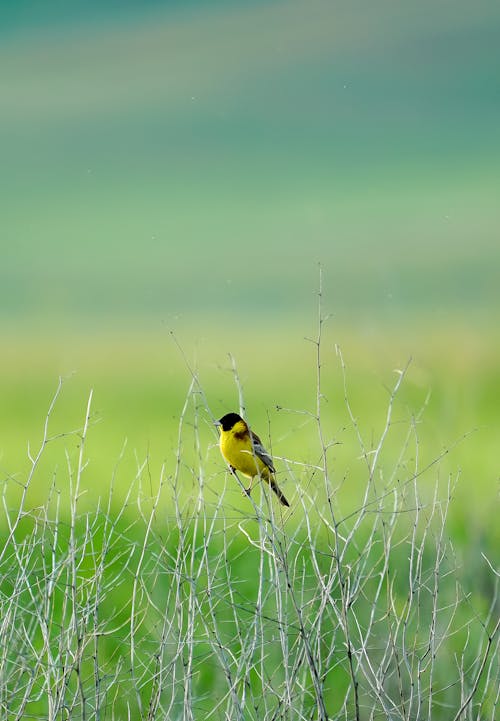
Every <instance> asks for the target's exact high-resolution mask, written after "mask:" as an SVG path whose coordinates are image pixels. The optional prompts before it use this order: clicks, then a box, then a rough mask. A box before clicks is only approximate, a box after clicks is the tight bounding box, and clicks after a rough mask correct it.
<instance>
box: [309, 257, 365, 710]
mask: <svg viewBox="0 0 500 721" xmlns="http://www.w3.org/2000/svg"><path fill="white" fill-rule="evenodd" d="M319 270H320V273H319V289H318V332H317V337H316V341H315V347H316V422H317V427H318V437H319V444H320V447H321V454H322V466H323V474H324V482H325V490H326V496H327V501H328V505H329V510H330V516H331V524H332V526H333V531H334V536H335V544H334V549H333V554H334V556H335V560H336V569H335V570H336V573H337V575H338V579H339V583H340V589H341V594H342V626H343V632H344V637H345V643H346V651H347V658H348V663H349V672H350V677H351V684H352V690H353V694H354V707H355V718H356V721H359V719H360V709H359V695H358V679H357V675H356V669H355V663H354V658H353V650H354V649H353V644H352V640H351V633H350V627H349V619H348V608H349V605H348V603H349V598H348V597H349V592H348V588H347V582H346V579H345V577H344V572H343V567H342V560H341V556H340V537H339V534H338V524H337V521H336V517H335V512H334V509H333V503H332V493H331V482H330V474H329V468H328V444H327V442H326V440H325V434H324V431H323V423H322V401H323V399H324V395H323V389H322V373H321V366H322V353H321V342H322V332H323V324H324V322H325V320H326V319H325V318H323V310H322V293H323V289H322V272H321V266H320V269H319ZM321 695H322V694H321ZM325 714H326V711H325ZM325 718H327V717H326V716H325Z"/></svg>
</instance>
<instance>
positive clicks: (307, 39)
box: [0, 0, 500, 533]
mask: <svg viewBox="0 0 500 721" xmlns="http://www.w3.org/2000/svg"><path fill="white" fill-rule="evenodd" d="M499 47H500V9H499V7H498V3H495V2H487V1H485V0H479V2H476V3H474V4H471V3H470V2H466V1H465V0H459V1H458V2H453V3H452V2H429V1H427V0H424V2H419V3H413V4H411V3H405V4H403V5H402V4H401V3H399V2H395V1H389V0H384V1H382V2H378V3H369V2H366V1H365V2H332V1H331V0H329V1H322V0H312V2H309V3H304V2H298V1H297V2H295V1H294V0H291V1H289V2H252V3H250V2H227V1H220V2H217V1H214V2H210V3H208V2H196V0H191V1H190V2H182V3H181V2H163V3H161V2H152V1H150V2H140V3H139V2H132V1H130V2H124V3H109V2H108V3H97V2H90V1H87V2H83V1H79V2H72V3H62V2H55V1H53V2H46V3H43V4H41V3H38V2H16V3H2V7H1V9H0V90H1V98H2V112H1V119H0V137H1V147H2V159H1V163H0V183H1V188H2V190H1V204H2V212H1V229H2V230H1V238H2V251H1V263H0V321H1V324H2V352H1V354H0V366H1V368H0V370H1V377H0V384H1V387H0V391H1V402H0V428H1V437H0V468H1V473H2V477H3V478H4V479H9V481H8V483H9V484H12V483H14V484H15V482H16V481H19V482H22V481H23V479H24V478H25V474H26V472H27V468H28V466H29V463H28V460H27V456H26V449H27V443H28V442H30V443H31V444H32V445H36V443H37V442H39V440H40V437H41V430H42V425H43V420H44V417H45V413H46V409H47V407H48V403H49V400H50V398H51V395H52V393H53V391H54V389H55V386H56V384H57V377H58V374H60V373H61V374H62V375H64V376H67V375H69V374H71V373H74V374H75V375H74V377H73V378H72V379H71V380H70V381H68V383H66V384H65V387H64V389H63V393H62V396H61V399H60V401H59V403H58V406H57V408H56V411H55V414H54V419H53V426H51V428H52V429H53V432H63V431H70V430H73V429H74V428H77V427H78V426H79V425H81V423H82V419H83V414H84V410H85V404H86V399H87V397H88V393H89V390H90V388H94V401H93V403H94V406H93V407H94V409H95V411H96V414H97V416H98V418H99V421H100V422H99V424H98V426H97V427H96V428H93V429H92V434H91V438H92V439H95V440H91V441H89V443H90V445H89V449H88V451H89V456H90V458H91V463H90V465H89V467H88V469H87V470H86V472H85V481H86V483H88V485H89V487H90V488H92V489H99V490H101V489H103V488H105V487H106V486H107V484H108V483H109V479H110V477H111V474H112V471H113V468H114V466H115V465H116V462H117V459H118V457H119V455H120V449H121V448H122V445H123V442H124V439H125V438H127V439H128V446H127V451H126V454H125V462H124V463H125V465H124V468H125V470H124V472H123V485H124V487H125V486H126V485H127V484H128V483H129V482H130V478H131V474H132V475H133V471H132V470H131V469H132V468H133V467H134V464H135V456H137V457H139V458H144V457H145V456H146V455H147V454H148V453H149V454H150V456H151V469H152V476H153V478H155V477H156V475H157V474H158V472H159V468H160V466H161V463H162V462H163V461H164V460H166V462H167V464H168V463H171V462H173V461H172V459H173V458H174V448H175V443H176V424H177V421H178V418H179V414H180V411H181V407H182V403H183V399H184V395H185V392H186V390H187V387H188V385H189V381H190V377H189V372H188V370H187V368H186V366H185V363H184V361H183V359H182V357H181V356H180V353H179V351H178V349H177V348H176V346H175V344H174V343H173V342H172V339H171V337H170V335H169V331H171V330H173V331H174V332H175V334H176V337H177V338H178V340H179V343H180V344H181V346H182V348H183V350H184V352H185V353H186V356H187V357H188V359H189V361H190V362H192V363H193V364H194V365H196V367H197V368H198V369H199V372H200V378H201V381H202V383H203V386H204V390H205V393H206V394H207V397H208V399H209V402H210V404H211V407H212V410H213V412H214V413H215V414H218V413H222V412H224V411H226V410H228V409H232V408H236V407H237V393H236V390H235V386H234V382H233V379H232V376H231V373H230V372H229V371H228V368H229V366H230V364H229V361H228V357H227V353H228V352H230V353H232V354H233V356H234V358H235V360H236V362H237V364H238V367H239V369H240V372H241V376H242V381H243V384H244V388H245V391H246V397H247V406H248V411H249V414H250V417H251V419H252V420H253V421H254V423H255V426H256V427H259V428H262V427H263V426H264V427H266V425H265V424H266V423H267V420H266V418H267V413H270V415H271V420H272V427H273V428H275V435H276V439H277V443H278V449H277V452H279V453H281V454H282V455H283V456H287V457H298V458H301V459H302V458H304V459H306V460H307V459H308V448H309V441H308V438H309V437H308V435H307V432H306V431H302V430H300V428H301V426H300V425H299V423H298V421H297V420H296V417H294V416H291V415H287V414H286V413H285V414H283V413H277V412H276V411H275V410H274V409H275V405H276V404H280V405H282V406H284V407H286V408H295V409H300V408H307V409H311V410H312V409H314V398H315V376H314V374H315V360H314V349H313V348H312V347H311V345H310V344H309V343H308V342H307V341H305V340H304V337H306V336H309V337H310V336H311V335H313V334H314V332H315V323H316V303H317V299H316V297H315V292H316V290H317V287H318V263H321V265H322V268H323V285H324V308H325V312H330V313H331V314H332V318H331V320H330V321H329V324H328V326H327V331H326V335H325V345H324V352H325V359H326V369H325V377H326V379H327V380H326V384H327V388H326V390H327V395H328V396H329V406H328V411H327V412H328V413H330V414H331V425H332V429H334V428H336V427H337V426H340V425H341V423H342V422H344V420H343V416H344V415H345V408H344V401H343V392H342V383H341V374H340V371H339V364H338V359H337V358H336V356H335V352H334V344H335V343H339V344H340V345H341V346H342V349H343V352H344V356H345V361H346V364H347V366H348V371H349V374H350V389H351V391H350V392H351V393H352V394H353V400H354V401H355V405H356V413H357V415H358V416H359V418H360V419H361V422H362V423H363V424H364V427H363V430H364V432H365V433H366V438H368V439H369V438H370V437H371V436H373V437H374V438H375V437H376V436H377V433H378V434H379V433H380V432H381V429H382V428H383V422H384V419H385V409H386V404H387V399H388V395H387V391H386V388H385V386H387V385H390V384H392V383H393V382H394V375H393V373H392V371H393V369H394V368H401V367H402V366H403V365H404V364H405V363H406V361H407V360H408V358H409V357H410V356H412V357H413V359H414V360H413V363H412V365H411V367H410V371H409V376H408V387H407V389H406V390H405V394H406V395H404V400H405V403H407V408H410V409H411V410H413V411H415V412H417V411H418V409H419V408H420V406H421V404H422V403H423V402H424V400H425V398H426V396H427V393H428V392H429V391H430V392H431V398H430V402H429V408H428V410H427V413H426V415H425V416H424V424H423V430H422V433H423V434H424V436H423V437H424V438H425V439H427V441H426V442H427V444H428V445H426V446H425V448H426V453H427V455H428V457H429V458H432V457H434V456H436V455H437V454H439V453H440V452H441V451H442V449H443V448H446V447H451V446H452V445H453V444H454V442H455V441H456V440H457V438H459V437H461V436H462V435H463V434H464V433H468V432H469V431H471V430H473V429H476V428H477V431H475V433H474V434H473V435H472V436H470V437H469V438H468V439H467V440H466V441H464V442H463V443H461V444H460V445H459V446H458V447H457V448H456V449H454V450H453V452H452V453H451V454H450V456H451V458H450V461H449V464H450V465H449V469H450V472H456V471H457V470H458V469H460V468H461V469H462V476H461V479H460V482H459V490H458V493H459V494H460V497H461V499H462V500H461V504H460V505H458V506H457V507H456V508H455V511H454V512H455V514H456V516H457V517H459V516H462V517H463V519H462V520H463V523H464V525H469V527H470V524H476V527H477V528H478V529H480V532H481V533H482V532H484V528H485V527H486V528H488V527H489V528H490V530H491V528H492V527H493V519H494V512H496V508H497V506H495V504H496V502H497V500H498V478H499V469H498V458H497V456H498V454H497V450H496V449H497V447H498V407H499V401H500V391H499V388H500V367H499V366H500V333H499V323H498V321H499V315H500V314H499V296H500V291H499V289H500V272H499V269H500V242H499V227H498V217H499V212H498V200H499V180H500V178H499V167H500V94H499V92H498V72H499V65H500V57H499V50H498V48H499ZM330 409H331V410H330ZM405 412H406V413H407V415H406V416H405V417H409V416H408V414H409V413H410V411H405ZM425 419H427V420H425ZM337 421H338V423H337ZM332 432H333V430H332ZM204 433H205V434H206V438H205V440H206V444H207V448H209V447H210V444H211V443H213V442H214V437H213V436H211V435H210V433H209V430H208V424H207V428H206V429H204ZM65 443H66V444H67V447H68V448H69V451H70V453H76V452H77V450H76V449H77V445H78V443H77V440H75V438H74V437H68V439H67V441H65ZM347 449H348V451H349V453H350V454H351V456H352V465H353V466H354V465H355V464H356V463H357V461H356V460H355V458H356V457H357V455H359V449H356V448H355V447H353V446H349V445H348V446H347ZM208 458H209V461H210V463H211V464H212V465H211V468H213V469H214V472H219V473H221V470H222V467H221V461H220V459H219V457H218V455H217V451H216V449H212V450H209V451H208ZM344 462H345V463H346V465H347V466H348V465H349V458H347V459H346V460H345V461H344ZM127 464H128V466H127ZM55 467H57V468H58V470H57V480H56V483H59V484H61V485H64V484H65V483H66V482H67V480H66V478H67V472H66V471H65V470H64V458H63V459H62V460H61V459H59V460H57V459H56V458H51V456H50V453H49V454H48V455H47V460H46V463H45V465H42V467H41V469H40V473H39V474H38V475H37V477H36V479H35V480H36V483H34V488H33V494H34V496H33V498H34V501H35V500H37V501H42V499H43V496H44V494H45V493H46V488H47V485H48V484H49V480H48V479H49V478H52V477H53V473H54V468H55ZM127 469H128V470H127ZM471 491H473V492H471ZM238 493H239V491H236V490H235V495H237V494H238ZM494 509H495V511H494ZM478 532H479V531H478ZM488 532H489V531H488Z"/></svg>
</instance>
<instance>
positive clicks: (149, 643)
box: [0, 326, 499, 721]
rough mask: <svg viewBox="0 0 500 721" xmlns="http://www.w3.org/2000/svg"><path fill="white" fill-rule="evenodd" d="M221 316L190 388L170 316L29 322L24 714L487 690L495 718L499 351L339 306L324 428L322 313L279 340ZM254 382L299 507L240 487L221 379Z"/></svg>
mask: <svg viewBox="0 0 500 721" xmlns="http://www.w3.org/2000/svg"><path fill="white" fill-rule="evenodd" d="M206 330H207V335H206V338H209V340H201V341H200V343H199V345H198V347H197V348H196V350H194V348H193V346H190V338H192V337H193V336H192V335H191V333H194V332H195V331H194V330H193V331H190V330H189V329H187V328H186V329H185V331H184V337H183V338H182V339H181V341H180V342H181V345H182V348H183V350H184V353H185V355H186V358H188V362H189V364H190V365H191V367H192V368H193V369H196V373H197V378H198V381H199V385H198V384H197V383H196V384H195V385H194V386H193V385H191V384H192V378H191V375H190V371H189V370H188V368H187V367H186V361H185V360H184V359H183V357H182V355H181V353H180V351H179V349H178V348H177V346H176V344H175V343H174V342H173V341H172V339H171V338H170V336H165V337H164V338H161V339H158V338H155V337H153V336H152V335H150V334H144V335H143V336H141V337H139V336H135V337H134V338H133V339H132V338H131V337H130V336H122V337H114V338H110V337H94V338H90V337H87V338H81V339H80V340H79V341H78V339H73V341H72V342H71V343H69V342H68V338H66V339H65V342H64V344H61V343H57V342H55V341H54V342H52V343H49V342H47V341H46V340H43V339H40V340H39V341H36V338H35V337H34V336H31V337H30V342H29V343H27V342H26V341H25V342H21V341H18V343H17V344H14V343H13V342H12V343H10V344H9V346H8V348H9V351H8V352H7V353H5V354H4V356H3V360H2V363H3V373H2V379H3V384H2V389H1V390H2V397H3V401H4V402H3V404H2V416H3V417H2V427H3V428H4V429H5V433H4V436H3V456H2V468H3V475H4V490H5V494H4V506H3V511H2V516H1V518H2V521H1V524H0V525H1V528H2V531H1V533H2V540H3V543H2V544H1V558H0V571H1V578H2V580H1V584H0V605H1V616H2V618H3V619H5V620H6V622H5V623H4V624H2V626H1V627H0V647H1V650H2V658H3V659H4V661H3V666H2V683H1V684H0V707H1V708H2V711H3V713H4V715H5V716H6V717H7V718H9V719H14V718H27V717H28V716H32V717H34V718H54V719H55V718H59V717H60V716H61V714H63V718H64V713H69V715H70V717H71V718H76V719H94V718H96V719H97V718H100V719H103V718H104V719H108V718H126V717H127V716H130V717H132V718H150V719H155V718H158V719H160V718H165V717H168V718H183V717H185V715H186V713H187V714H190V717H191V718H193V719H198V718H199V719H206V718H207V717H210V714H212V716H211V717H213V718H216V719H218V718H240V719H245V721H246V719H248V721H250V720H253V719H255V720H257V719H259V721H260V719H271V718H276V717H282V718H289V719H302V718H310V717H315V718H316V717H318V718H323V719H325V718H326V715H328V717H329V718H330V719H344V718H349V719H356V718H357V719H360V721H361V719H365V718H377V719H379V718H380V719H382V718H388V717H390V718H394V719H408V718H409V719H422V718H429V719H430V718H431V717H432V718H433V719H438V720H441V719H443V721H444V720H445V719H446V720H448V719H450V718H452V719H453V718H455V717H456V718H457V721H458V719H459V718H466V716H464V715H463V714H461V712H460V708H461V705H462V704H463V703H464V701H465V700H466V699H467V698H468V697H469V695H470V700H469V702H467V704H466V709H467V711H466V712H467V713H469V709H471V710H473V712H474V713H475V714H476V715H477V716H478V717H479V718H484V719H493V718H494V717H495V709H496V704H497V698H496V688H497V686H498V673H499V668H498V663H497V661H498V656H497V651H498V626H497V624H496V619H497V616H498V598H499V596H498V578H496V577H495V574H494V572H493V571H492V568H491V567H490V565H489V562H490V563H491V564H493V565H495V558H496V555H497V553H496V549H497V547H498V541H499V538H498V530H497V528H498V524H497V523H496V518H497V507H496V505H495V504H496V494H497V490H498V489H497V488H496V487H495V483H494V482H493V481H492V479H493V477H494V474H495V463H494V459H492V455H491V454H488V452H487V451H488V447H489V443H490V434H492V433H493V424H494V420H495V413H496V408H495V405H494V402H493V398H492V397H491V392H492V389H493V388H494V387H495V385H496V383H497V381H498V376H497V374H498V370H497V367H498V366H497V357H498V347H497V346H496V345H495V343H492V339H491V338H487V339H486V338H485V337H484V336H483V335H482V334H481V333H480V332H472V331H471V330H469V331H468V333H467V336H465V334H464V332H463V331H461V332H460V333H458V332H452V331H451V330H450V331H449V332H448V333H447V334H446V336H445V335H443V334H439V335H438V334H436V335H434V336H430V335H429V333H428V328H427V333H426V335H425V337H426V339H427V340H426V342H424V340H423V338H424V335H423V334H416V335H414V336H412V338H411V339H409V338H408V337H404V335H403V334H401V333H398V334H397V335H395V334H392V335H391V334H389V333H387V334H386V335H385V336H384V337H382V336H377V339H376V340H374V339H373V338H370V337H359V336H358V337H355V336H354V334H353V333H352V332H347V331H346V330H345V329H344V330H342V329H336V330H334V329H333V328H330V330H328V328H327V330H326V331H325V333H324V336H323V339H322V365H321V368H322V388H321V390H322V396H321V399H320V412H321V426H318V423H317V421H316V420H315V418H314V415H315V414H316V408H317V401H318V396H317V390H318V388H317V366H316V355H315V352H316V351H315V345H314V343H312V342H311V341H307V340H304V339H303V336H304V335H309V336H313V335H314V333H315V330H314V328H312V329H311V328H305V327H304V328H303V329H302V330H303V331H304V332H301V331H299V329H298V327H297V326H295V327H292V326H290V327H286V328H285V327H282V328H281V336H280V337H281V338H283V337H285V336H286V337H287V339H288V341H287V343H286V344H284V343H283V342H282V341H281V342H277V340H276V338H274V339H273V334H272V333H271V332H264V333H263V343H262V348H259V349H255V348H253V347H251V343H250V342H249V339H248V337H247V338H243V337H238V336H234V335H233V336H232V337H231V338H230V339H229V338H228V337H227V336H225V335H224V333H223V332H222V331H220V332H219V333H218V334H217V336H215V333H214V334H213V335H212V333H208V326H207V328H206ZM215 337H217V342H215V341H214V340H213V339H212V338H215ZM252 337H255V336H254V335H253V336H252ZM459 340H460V342H461V343H462V345H463V347H467V349H468V352H467V353H462V354H460V356H458V355H457V356H455V357H454V362H452V363H450V362H449V356H447V355H445V353H444V350H443V349H449V348H450V347H457V346H458V343H459ZM335 341H338V342H339V343H340V344H341V346H342V357H343V361H344V364H345V369H343V368H342V364H341V359H340V356H339V354H338V352H337V351H336V349H335V345H334V344H335ZM408 344H415V345H416V346H417V351H416V352H415V350H414V355H415V359H414V360H413V361H412V363H411V364H410V365H409V366H408V370H407V371H406V373H405V375H404V377H403V378H402V382H401V385H400V387H399V388H398V390H397V393H395V395H394V398H393V401H392V402H391V401H390V398H391V390H390V389H392V388H394V386H395V384H396V383H397V381H398V379H399V378H401V376H400V374H399V373H395V372H394V371H393V369H394V368H396V369H400V370H401V369H403V368H404V367H405V365H406V363H407V360H408V355H409V354H408V350H409V348H408ZM35 347H36V348H37V353H36V359H37V363H36V368H35V367H34V363H33V358H34V356H33V349H34V348H35ZM30 351H31V355H30ZM227 351H231V352H232V354H233V357H234V358H235V359H236V361H237V371H238V376H239V380H238V378H236V377H235V374H234V371H233V368H232V364H231V361H230V359H229V358H228V356H227ZM64 366H66V367H64ZM69 367H73V368H78V373H77V374H76V375H75V376H74V377H73V378H71V379H68V380H67V381H65V382H64V384H63V387H62V389H61V392H60V394H59V397H58V398H57V401H56V403H55V405H54V408H53V410H52V412H51V415H50V418H49V422H48V434H47V435H48V438H49V440H48V442H46V443H45V445H43V449H42V453H41V455H40V457H39V460H37V461H36V462H35V463H34V472H33V475H32V478H31V482H30V487H29V488H28V489H27V492H26V496H25V497H24V498H23V497H22V489H23V485H24V484H25V483H26V479H27V477H28V475H29V472H30V471H29V469H30V466H31V465H32V464H31V463H30V461H29V460H27V458H26V445H25V444H26V441H27V440H29V441H30V446H31V452H32V454H35V453H36V451H37V449H38V447H39V446H40V443H41V441H42V436H43V424H44V419H45V415H46V411H47V407H48V404H49V402H50V399H51V397H52V395H53V392H54V386H55V385H56V376H57V373H58V372H67V370H69ZM91 388H92V389H93V393H92V403H91V411H90V416H89V418H88V419H86V408H87V402H88V399H89V393H90V389H91ZM242 390H243V391H244V398H245V400H246V403H247V410H248V417H249V418H251V420H252V422H253V423H254V425H255V427H256V428H258V429H259V432H260V434H261V436H262V437H263V438H264V439H265V440H266V443H267V444H269V446H271V447H272V450H273V453H274V455H275V458H276V460H277V467H278V472H279V480H280V484H281V485H283V489H284V491H285V493H286V494H287V496H288V497H289V499H290V501H291V504H292V509H291V511H290V513H288V511H287V512H286V514H285V515H282V514H281V509H279V508H278V507H277V506H275V505H273V504H272V500H271V506H268V505H267V501H266V497H265V496H263V495H261V493H260V490H259V489H257V490H256V491H255V492H254V494H253V500H249V499H248V498H245V497H243V496H242V493H241V489H240V487H239V485H238V483H237V481H236V480H235V479H234V478H233V477H231V476H230V475H229V474H228V473H227V472H226V471H225V470H224V467H223V464H222V461H221V459H220V454H219V452H218V449H217V448H216V447H215V441H216V439H215V435H214V431H213V428H212V427H211V424H210V421H211V417H210V414H209V413H208V410H207V407H206V405H205V399H207V400H208V402H209V404H210V409H211V411H212V412H213V413H214V415H215V416H219V414H221V413H222V412H223V411H225V410H228V409H238V396H239V392H240V391H242ZM429 391H431V395H430V397H429ZM276 406H279V407H280V408H279V410H278V409H277V408H276ZM388 410H390V413H391V416H390V420H389V422H388V420H387V418H388ZM477 426H479V430H478V431H476V432H474V433H472V434H471V435H468V434H469V432H470V431H471V430H472V429H473V428H475V427H477ZM319 429H321V432H322V434H323V438H324V441H323V442H322V441H321V440H320V437H319V435H318V431H319ZM464 436H465V437H464ZM125 437H127V439H128V442H127V446H126V448H125V450H124V451H123V453H122V448H123V443H124V439H125ZM381 439H382V440H381ZM460 439H462V440H461V441H460V442H459V443H458V444H457V443H456V441H457V440H460ZM120 455H121V458H120ZM460 468H461V471H460ZM113 477H114V480H113V483H111V480H112V478H113ZM9 529H10V531H9ZM28 669H31V671H30V672H28ZM63 708H64V709H66V710H65V711H63ZM471 712H472V711H471Z"/></svg>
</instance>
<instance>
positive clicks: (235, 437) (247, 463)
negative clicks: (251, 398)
mask: <svg viewBox="0 0 500 721" xmlns="http://www.w3.org/2000/svg"><path fill="white" fill-rule="evenodd" d="M217 425H218V426H219V428H220V443H219V445H220V452H221V453H222V456H223V458H225V460H226V461H227V462H228V463H229V468H230V470H231V471H232V472H233V473H234V472H235V471H240V473H242V474H243V475H244V476H247V478H250V486H249V487H248V488H247V489H246V492H247V493H248V495H250V491H251V490H252V484H253V479H254V478H255V476H258V477H259V478H263V479H264V480H265V481H266V482H267V483H269V485H270V486H271V488H272V489H273V491H274V492H275V493H276V495H277V496H278V498H279V500H280V503H282V504H283V505H284V506H290V504H289V503H288V501H287V500H286V498H285V496H284V495H283V493H282V492H281V491H280V489H279V487H278V484H277V483H276V481H275V479H274V474H275V473H276V469H275V468H274V466H273V459H272V458H271V456H270V455H269V453H268V452H267V451H266V449H265V448H264V446H263V445H262V441H261V440H260V438H259V436H257V435H256V434H255V433H254V432H253V431H251V430H250V428H249V427H248V425H247V423H246V422H245V421H244V420H243V418H242V417H241V416H239V415H238V414H237V413H226V415H225V416H223V417H222V418H221V419H220V420H218V421H217Z"/></svg>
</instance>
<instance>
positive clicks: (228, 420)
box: [218, 413, 243, 431]
mask: <svg viewBox="0 0 500 721" xmlns="http://www.w3.org/2000/svg"><path fill="white" fill-rule="evenodd" d="M241 420H243V419H242V417H241V416H239V415H238V414H237V413H226V415H225V416H222V418H221V419H220V420H219V421H218V422H219V423H220V425H221V426H222V430H223V431H230V430H231V428H232V427H233V426H234V424H235V423H238V421H241Z"/></svg>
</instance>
